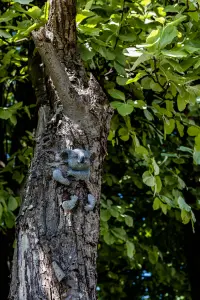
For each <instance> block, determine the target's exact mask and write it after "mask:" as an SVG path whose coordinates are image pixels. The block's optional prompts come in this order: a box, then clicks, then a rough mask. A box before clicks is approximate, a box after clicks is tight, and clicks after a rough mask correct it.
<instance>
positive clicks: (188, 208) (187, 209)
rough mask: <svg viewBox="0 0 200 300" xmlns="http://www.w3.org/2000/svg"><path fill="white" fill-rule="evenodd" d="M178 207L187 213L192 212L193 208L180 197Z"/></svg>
mask: <svg viewBox="0 0 200 300" xmlns="http://www.w3.org/2000/svg"><path fill="white" fill-rule="evenodd" d="M178 205H179V207H180V209H184V210H185V211H189V212H190V211H191V207H190V206H189V205H188V204H187V203H186V202H185V199H183V197H181V196H179V197H178Z"/></svg>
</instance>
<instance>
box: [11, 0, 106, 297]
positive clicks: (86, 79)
mask: <svg viewBox="0 0 200 300" xmlns="http://www.w3.org/2000/svg"><path fill="white" fill-rule="evenodd" d="M75 15H76V7H75V0H51V1H50V14H49V20H48V23H47V25H46V26H45V28H41V29H40V30H39V31H37V32H34V33H33V40H34V43H35V45H36V48H37V50H38V52H39V55H40V57H41V60H42V62H43V71H44V73H43V75H44V76H41V74H40V76H38V77H37V78H36V79H35V82H34V84H35V85H36V95H37V98H38V103H39V104H40V108H39V118H38V127H37V132H36V146H35V151H34V158H33V160H32V164H31V168H30V171H29V176H28V179H27V183H26V187H25V190H24V196H23V204H22V207H21V211H20V214H19V216H18V218H17V245H16V248H15V254H14V259H13V271H12V283H11V289H10V295H9V299H15V300H26V299H27V300H28V299H30V300H39V299H42V300H45V299H52V300H53V299H73V300H78V299H82V300H85V299H88V300H93V299H96V280H97V276H96V258H97V243H98V237H99V201H100V188H101V171H102V163H103V159H104V156H105V154H106V141H107V134H108V129H109V123H110V118H111V110H110V108H109V106H108V105H107V99H106V96H105V95H104V93H103V91H102V90H101V88H100V86H99V84H98V83H97V81H96V80H95V79H94V78H93V77H92V76H91V75H89V76H88V74H87V73H86V71H85V70H84V67H83V65H82V63H81V61H80V58H79V55H78V51H77V47H76V24H75ZM40 72H41V71H40ZM67 148H68V149H74V148H80V149H88V150H89V151H90V153H91V167H90V172H91V173H90V182H89V184H87V183H86V182H85V181H81V180H75V179H72V180H71V183H70V185H69V186H65V185H62V184H60V183H58V182H56V181H55V180H54V179H53V177H52V172H53V168H52V166H55V165H56V164H58V162H57V160H58V157H59V153H60V151H62V150H64V149H67ZM89 193H92V194H93V195H94V197H95V198H96V199H97V204H96V206H95V208H94V210H92V211H88V212H87V211H85V210H84V206H85V205H86V203H87V195H88V194H89ZM71 195H76V196H77V197H78V199H79V200H78V205H77V206H76V207H75V208H74V209H73V210H72V211H68V212H64V211H63V207H62V202H63V201H66V200H69V199H70V196H71Z"/></svg>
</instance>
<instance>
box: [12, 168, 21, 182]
mask: <svg viewBox="0 0 200 300" xmlns="http://www.w3.org/2000/svg"><path fill="white" fill-rule="evenodd" d="M12 179H14V180H16V181H17V182H18V183H22V181H23V179H24V174H22V173H20V172H18V171H15V172H14V173H13V176H12Z"/></svg>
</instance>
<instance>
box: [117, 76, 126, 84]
mask: <svg viewBox="0 0 200 300" xmlns="http://www.w3.org/2000/svg"><path fill="white" fill-rule="evenodd" d="M116 82H117V84H119V85H126V82H127V78H124V77H121V76H117V78H116Z"/></svg>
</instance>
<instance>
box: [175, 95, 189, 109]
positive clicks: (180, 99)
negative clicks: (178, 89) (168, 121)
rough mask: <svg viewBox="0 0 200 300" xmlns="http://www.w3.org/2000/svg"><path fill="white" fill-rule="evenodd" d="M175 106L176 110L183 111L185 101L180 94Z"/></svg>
mask: <svg viewBox="0 0 200 300" xmlns="http://www.w3.org/2000/svg"><path fill="white" fill-rule="evenodd" d="M177 105H178V110H179V111H183V110H184V109H185V108H186V105H187V103H186V101H185V97H182V96H181V95H180V94H179V95H178V97H177Z"/></svg>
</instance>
